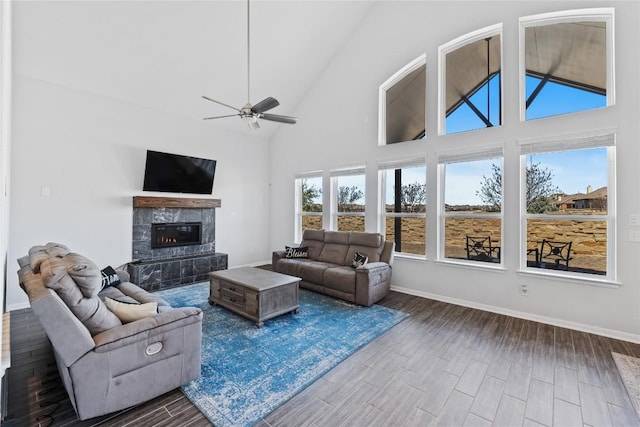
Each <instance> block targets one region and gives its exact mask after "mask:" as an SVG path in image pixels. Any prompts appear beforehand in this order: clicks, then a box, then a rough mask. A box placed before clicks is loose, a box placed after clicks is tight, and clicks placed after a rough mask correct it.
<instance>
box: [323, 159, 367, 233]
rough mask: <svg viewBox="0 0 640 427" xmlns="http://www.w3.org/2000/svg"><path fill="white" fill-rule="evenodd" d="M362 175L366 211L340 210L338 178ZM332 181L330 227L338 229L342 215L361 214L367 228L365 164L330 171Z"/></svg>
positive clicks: (333, 229) (334, 229)
mask: <svg viewBox="0 0 640 427" xmlns="http://www.w3.org/2000/svg"><path fill="white" fill-rule="evenodd" d="M356 175H362V176H363V177H364V185H365V188H364V200H365V202H364V205H363V206H364V209H365V210H364V211H363V212H338V179H339V178H340V177H344V176H356ZM329 176H330V182H331V187H330V188H331V190H330V191H331V202H330V204H329V212H330V221H329V229H330V230H332V231H337V230H338V218H339V217H340V216H361V217H363V218H364V220H365V230H366V211H367V201H366V200H367V188H366V186H367V174H366V170H365V167H364V166H356V167H351V168H344V169H333V170H331V171H330V172H329Z"/></svg>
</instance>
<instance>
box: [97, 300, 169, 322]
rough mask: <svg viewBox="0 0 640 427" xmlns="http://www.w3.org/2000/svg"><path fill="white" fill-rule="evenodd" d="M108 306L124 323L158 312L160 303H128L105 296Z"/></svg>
mask: <svg viewBox="0 0 640 427" xmlns="http://www.w3.org/2000/svg"><path fill="white" fill-rule="evenodd" d="M104 303H105V304H106V305H107V308H108V309H109V310H111V312H112V313H113V314H115V315H116V316H117V317H118V319H120V321H121V322H122V323H129V322H134V321H136V320H140V319H144V318H145V317H149V316H153V315H155V314H158V303H157V302H147V303H144V304H138V303H128V302H120V301H116V300H113V299H111V298H109V297H105V298H104Z"/></svg>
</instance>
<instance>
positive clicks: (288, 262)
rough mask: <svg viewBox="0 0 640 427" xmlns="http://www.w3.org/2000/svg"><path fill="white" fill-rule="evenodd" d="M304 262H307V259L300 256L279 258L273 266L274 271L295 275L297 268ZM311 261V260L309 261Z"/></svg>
mask: <svg viewBox="0 0 640 427" xmlns="http://www.w3.org/2000/svg"><path fill="white" fill-rule="evenodd" d="M304 262H307V259H304V258H303V259H300V258H280V259H279V260H278V261H277V262H276V265H274V266H273V269H274V271H276V272H278V273H282V274H288V275H289V276H297V275H298V268H299V267H300V265H302V264H303V263H304ZM309 262H311V261H309Z"/></svg>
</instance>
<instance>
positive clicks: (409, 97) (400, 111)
mask: <svg viewBox="0 0 640 427" xmlns="http://www.w3.org/2000/svg"><path fill="white" fill-rule="evenodd" d="M426 75H427V67H426V55H422V56H420V57H419V58H417V59H415V60H414V61H412V62H411V63H409V64H407V65H406V66H405V67H404V68H402V69H401V70H400V71H398V72H397V73H396V74H394V75H393V76H392V77H391V78H390V79H389V80H387V81H386V82H384V83H383V84H382V85H381V86H380V90H379V95H380V106H379V111H380V114H379V120H378V123H379V145H386V144H395V143H398V142H403V141H412V140H416V139H423V138H425V137H426V125H425V110H426V84H427V76H426Z"/></svg>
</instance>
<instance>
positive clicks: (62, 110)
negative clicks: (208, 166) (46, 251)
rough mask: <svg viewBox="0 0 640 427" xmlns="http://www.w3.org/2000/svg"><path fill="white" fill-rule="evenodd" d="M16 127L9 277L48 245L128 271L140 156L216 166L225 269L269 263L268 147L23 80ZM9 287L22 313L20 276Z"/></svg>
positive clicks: (18, 82)
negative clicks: (23, 259)
mask: <svg viewBox="0 0 640 427" xmlns="http://www.w3.org/2000/svg"><path fill="white" fill-rule="evenodd" d="M16 49H19V46H16ZM13 119H14V120H13V126H14V129H13V152H12V157H11V159H12V186H11V192H12V203H11V218H12V221H11V234H10V249H9V262H10V264H9V271H11V272H15V271H16V270H17V264H16V263H15V262H16V259H17V258H18V257H20V256H23V255H25V254H26V253H27V251H28V249H29V248H30V247H31V246H33V245H35V244H43V243H46V242H49V241H55V242H60V243H64V244H66V245H68V246H69V247H70V248H71V249H72V250H74V251H77V252H79V253H82V254H84V255H86V256H88V257H89V258H91V259H92V260H94V261H95V262H96V264H98V266H106V265H113V266H117V265H120V264H122V263H124V262H126V261H130V260H131V228H132V197H133V196H136V195H143V193H142V181H143V175H144V162H145V155H146V149H154V150H159V151H167V152H173V153H179V154H186V155H192V156H197V157H204V158H212V159H216V160H218V164H217V169H216V176H215V182H214V190H213V197H215V198H219V199H221V200H222V208H221V209H217V211H216V250H217V251H219V252H225V253H228V254H229V265H230V266H237V265H243V264H250V263H256V262H260V261H263V260H267V259H269V232H268V223H269V215H268V203H269V200H268V194H269V186H268V175H269V166H268V160H267V159H268V147H269V145H268V142H267V141H265V140H263V139H260V138H257V137H256V136H252V135H250V134H249V133H234V132H228V131H227V132H225V131H218V130H217V129H218V128H216V127H215V126H211V123H210V122H204V121H202V120H196V119H193V120H189V119H184V118H179V117H175V116H170V115H168V114H165V113H161V112H157V111H153V110H149V109H147V108H142V107H138V106H135V105H130V104H125V103H122V102H118V101H116V100H112V99H108V98H105V97H100V96H95V95H92V94H87V93H82V92H78V91H75V90H72V89H69V88H65V87H61V86H57V85H54V84H51V83H48V82H44V81H39V80H35V79H32V78H30V77H27V76H24V75H20V74H16V75H15V76H14V110H13ZM42 187H48V188H49V190H50V196H49V197H43V196H42V195H41V191H42ZM148 195H161V194H160V193H148ZM164 195H168V194H164ZM177 196H180V195H177ZM8 279H9V280H8V287H9V290H8V295H7V302H8V304H9V305H10V306H12V307H14V308H15V307H18V306H21V304H24V303H25V302H26V298H25V296H24V295H23V292H22V291H21V290H20V288H19V287H18V285H17V276H16V275H15V273H13V274H10V275H9V277H8Z"/></svg>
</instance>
